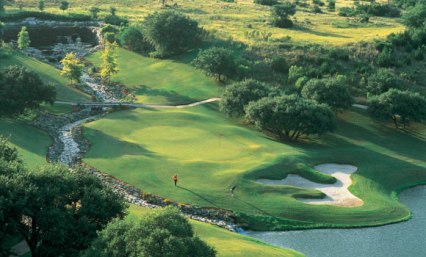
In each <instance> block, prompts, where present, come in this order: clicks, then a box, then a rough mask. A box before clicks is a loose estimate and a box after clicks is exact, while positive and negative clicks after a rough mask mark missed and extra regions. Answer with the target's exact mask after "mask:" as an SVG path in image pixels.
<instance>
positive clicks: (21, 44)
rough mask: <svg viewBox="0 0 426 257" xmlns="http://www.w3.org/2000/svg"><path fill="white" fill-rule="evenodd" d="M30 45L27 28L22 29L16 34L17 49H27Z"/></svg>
mask: <svg viewBox="0 0 426 257" xmlns="http://www.w3.org/2000/svg"><path fill="white" fill-rule="evenodd" d="M30 44H31V40H30V35H29V34H28V31H27V27H25V26H24V27H22V28H21V31H20V32H19V33H18V48H19V49H21V50H25V49H27V48H28V47H29V46H30Z"/></svg>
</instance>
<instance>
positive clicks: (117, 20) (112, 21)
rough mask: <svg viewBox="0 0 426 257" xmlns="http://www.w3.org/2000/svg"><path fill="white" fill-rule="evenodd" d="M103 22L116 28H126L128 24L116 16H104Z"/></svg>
mask: <svg viewBox="0 0 426 257" xmlns="http://www.w3.org/2000/svg"><path fill="white" fill-rule="evenodd" d="M104 22H105V23H108V24H111V25H116V26H127V24H129V21H128V20H127V19H125V18H121V17H118V16H116V15H107V16H105V18H104Z"/></svg>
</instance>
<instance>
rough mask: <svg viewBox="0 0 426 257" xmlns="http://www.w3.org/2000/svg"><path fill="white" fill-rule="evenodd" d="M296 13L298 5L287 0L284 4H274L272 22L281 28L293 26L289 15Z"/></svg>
mask: <svg viewBox="0 0 426 257" xmlns="http://www.w3.org/2000/svg"><path fill="white" fill-rule="evenodd" d="M295 13H296V5H294V4H292V3H290V2H288V1H285V2H284V3H283V4H278V5H274V6H273V7H272V14H271V17H272V23H273V24H274V26H276V27H279V28H290V27H293V22H292V21H291V20H290V18H289V16H292V15H294V14H295Z"/></svg>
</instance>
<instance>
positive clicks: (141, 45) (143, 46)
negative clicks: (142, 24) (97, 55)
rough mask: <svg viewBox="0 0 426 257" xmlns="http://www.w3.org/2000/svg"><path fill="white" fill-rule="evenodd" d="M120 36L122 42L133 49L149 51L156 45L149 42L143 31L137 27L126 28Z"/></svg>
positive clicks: (124, 45)
mask: <svg viewBox="0 0 426 257" xmlns="http://www.w3.org/2000/svg"><path fill="white" fill-rule="evenodd" d="M118 38H119V41H120V44H121V45H122V46H123V47H125V48H127V49H129V50H131V51H135V52H139V53H148V52H150V51H153V50H154V47H153V46H152V45H151V44H150V43H149V42H148V40H147V39H146V38H145V37H144V35H143V34H142V32H141V31H140V30H139V29H137V28H135V27H126V28H124V29H123V30H122V31H121V32H120V34H119V36H118Z"/></svg>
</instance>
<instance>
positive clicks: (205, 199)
mask: <svg viewBox="0 0 426 257" xmlns="http://www.w3.org/2000/svg"><path fill="white" fill-rule="evenodd" d="M177 187H178V188H180V189H183V190H185V191H188V192H190V193H191V194H193V195H195V196H197V197H199V198H201V199H203V200H204V201H206V202H208V203H209V204H211V205H213V206H214V207H216V208H220V207H219V206H218V205H216V204H215V203H214V202H213V201H212V200H209V199H207V198H206V197H204V196H202V195H200V194H198V193H196V192H194V191H192V190H190V189H188V188H186V187H182V186H177Z"/></svg>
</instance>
